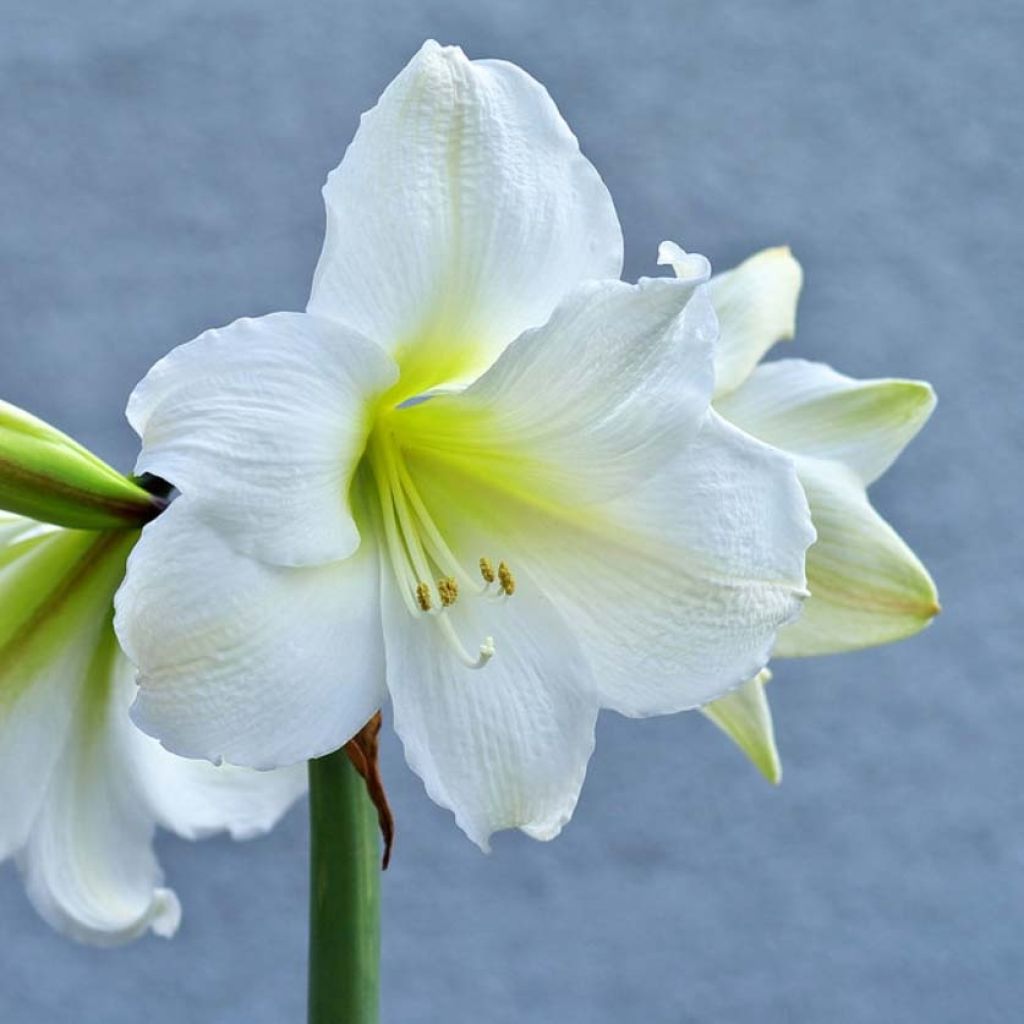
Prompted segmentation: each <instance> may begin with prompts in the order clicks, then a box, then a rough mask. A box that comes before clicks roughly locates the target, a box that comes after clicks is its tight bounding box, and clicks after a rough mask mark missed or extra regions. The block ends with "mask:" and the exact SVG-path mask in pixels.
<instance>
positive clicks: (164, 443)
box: [128, 313, 397, 565]
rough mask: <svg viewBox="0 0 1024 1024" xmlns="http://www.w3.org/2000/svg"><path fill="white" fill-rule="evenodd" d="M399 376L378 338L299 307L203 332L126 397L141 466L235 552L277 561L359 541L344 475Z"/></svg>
mask: <svg viewBox="0 0 1024 1024" xmlns="http://www.w3.org/2000/svg"><path fill="white" fill-rule="evenodd" d="M396 372H397V371H396V368H395V366H394V365H393V363H392V362H391V360H390V359H388V357H387V356H385V355H384V353H383V352H381V350H380V349H379V347H378V346H376V345H374V344H373V343H371V342H369V341H367V340H366V339H365V338H361V337H359V335H357V334H356V333H355V332H353V331H351V330H350V329H348V328H346V327H342V326H341V325H339V324H336V323H332V322H330V321H326V320H323V319H320V318H317V317H312V316H308V315H307V314H304V313H274V314H271V315H270V316H265V317H261V318H260V319H257V320H238V321H236V322H235V323H233V324H231V325H230V326H228V327H224V328H221V329H219V330H212V331H207V332H206V333H205V334H202V335H200V336H199V337H198V338H196V339H195V341H192V342H189V343H188V344H187V345H182V346H180V347H179V348H176V349H175V350H174V351H173V352H171V353H170V354H169V355H168V356H166V357H165V358H163V359H162V360H160V362H158V363H157V364H156V365H155V366H154V367H153V368H152V369H151V370H150V371H149V373H148V374H147V375H146V377H145V379H144V380H143V381H142V383H140V384H139V385H138V387H137V388H136V389H135V391H134V393H133V394H132V396H131V399H130V400H129V403H128V418H129V420H130V421H131V424H132V426H133V427H134V428H135V430H136V431H137V432H138V434H139V436H140V437H141V438H142V454H141V455H140V456H139V461H138V467H137V468H138V472H140V473H141V472H148V473H154V474H156V475H157V476H160V477H163V478H164V479H165V480H169V481H170V482H171V483H173V484H174V485H175V486H176V487H177V488H179V490H181V491H182V493H183V494H185V495H186V496H188V497H189V498H190V499H191V501H192V504H193V507H194V508H195V509H196V510H197V512H198V513H199V514H200V515H202V517H203V518H204V519H205V520H206V521H207V522H209V523H210V524H212V525H214V526H216V527H217V528H218V529H219V530H220V531H221V532H222V534H223V535H224V537H226V538H227V539H228V541H229V542H230V543H231V544H232V545H233V546H234V547H235V548H237V550H239V551H242V552H245V553H247V554H252V555H255V556H256V557H257V558H261V559H264V560H266V561H270V562H274V563H276V564H280V565H303V564H317V563H322V562H326V561H331V560H333V559H337V558H344V557H346V556H347V555H349V554H351V553H352V552H353V551H354V550H355V549H356V547H357V546H358V543H359V532H358V530H357V529H356V525H355V523H354V521H353V519H352V514H351V511H350V509H349V507H348V502H347V494H348V486H349V482H350V480H351V477H352V474H353V473H354V471H355V467H356V465H357V462H358V460H359V457H360V455H361V454H362V451H363V447H364V445H365V442H366V435H367V433H368V432H369V428H370V414H371V410H372V403H373V402H374V399H375V398H376V396H377V395H379V394H380V393H381V392H382V391H384V390H386V389H387V388H388V387H389V386H390V385H391V384H392V383H393V382H394V380H395V375H396Z"/></svg>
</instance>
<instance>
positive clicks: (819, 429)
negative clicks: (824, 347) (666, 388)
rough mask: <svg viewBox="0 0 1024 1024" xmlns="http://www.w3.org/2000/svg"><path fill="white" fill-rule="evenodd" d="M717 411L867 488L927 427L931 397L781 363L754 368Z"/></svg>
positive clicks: (912, 385)
mask: <svg viewBox="0 0 1024 1024" xmlns="http://www.w3.org/2000/svg"><path fill="white" fill-rule="evenodd" d="M715 408H716V409H717V410H718V411H719V412H720V413H721V414H722V415H723V416H724V417H725V418H726V419H727V420H729V421H730V422H731V423H735V424H736V426H738V427H740V428H741V429H743V430H746V431H747V432H748V433H750V434H753V435H754V436H755V437H757V438H760V439H761V440H762V441H764V442H766V443H767V444H770V445H774V446H775V447H776V448H781V449H783V450H784V451H788V452H791V453H793V454H798V455H806V456H811V457H813V458H817V459H828V460H832V461H835V462H839V463H842V464H843V465H844V466H847V467H848V468H849V469H850V470H852V471H853V472H854V473H856V474H857V476H858V477H859V479H860V480H861V482H862V484H865V485H867V484H870V483H872V481H874V480H876V479H877V478H878V477H879V476H881V475H882V473H884V472H885V471H886V469H888V468H889V466H890V465H892V463H893V460H894V459H895V458H896V456H897V455H899V453H900V452H901V451H902V450H903V448H904V447H905V446H906V445H907V443H908V442H909V441H910V440H911V439H912V438H913V437H914V435H915V434H916V433H917V432H918V431H919V430H920V429H921V427H923V426H924V424H925V422H926V421H927V420H928V417H929V416H930V415H931V413H932V410H933V409H934V408H935V393H934V392H933V391H932V389H931V387H929V385H928V384H925V383H924V382H922V381H913V380H854V379H853V378H851V377H845V376H843V374H841V373H836V372H835V370H833V369H831V367H828V366H825V365H824V364H823V363H809V362H806V361H805V360H803V359H783V360H780V361H779V362H775V363H765V364H764V365H762V366H759V367H758V368H757V369H756V370H755V371H754V372H753V373H752V374H751V375H750V377H749V378H748V379H747V381H746V383H745V384H744V385H743V386H742V387H741V388H739V389H738V390H737V391H734V392H732V394H729V395H726V396H724V397H723V398H720V399H717V400H716V401H715Z"/></svg>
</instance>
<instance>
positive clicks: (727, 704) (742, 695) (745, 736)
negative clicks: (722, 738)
mask: <svg viewBox="0 0 1024 1024" xmlns="http://www.w3.org/2000/svg"><path fill="white" fill-rule="evenodd" d="M771 677H772V674H771V672H769V671H768V669H762V670H761V671H760V672H759V673H758V674H757V675H756V676H754V678H753V679H751V680H750V681H749V682H747V683H744V684H743V685H742V686H741V687H740V688H739V689H738V690H733V692H732V693H727V694H726V695H725V696H724V697H719V698H718V700H716V701H713V702H712V703H711V704H706V705H705V706H704V707H702V708H701V711H703V712H704V714H705V715H707V717H708V718H710V719H711V721H712V722H714V723H715V725H717V726H718V728H719V729H721V730H722V732H724V733H725V735H726V736H728V737H729V739H731V740H732V741H733V742H734V743H735V744H736V745H737V746H738V747H739V748H740V750H742V751H743V753H744V754H746V755H747V757H749V758H750V760H751V761H752V762H753V763H754V767H755V768H757V770H758V771H759V772H760V773H761V774H762V775H763V776H764V777H765V778H766V779H767V780H768V781H769V782H771V783H774V784H776V785H778V783H780V782H781V781H782V763H781V762H780V760H779V752H778V750H777V749H776V747H775V730H774V728H773V727H772V712H771V708H770V707H769V706H768V696H767V694H766V693H765V692H764V687H765V684H766V683H767V682H768V680H769V679H771Z"/></svg>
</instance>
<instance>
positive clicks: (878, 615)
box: [775, 457, 939, 656]
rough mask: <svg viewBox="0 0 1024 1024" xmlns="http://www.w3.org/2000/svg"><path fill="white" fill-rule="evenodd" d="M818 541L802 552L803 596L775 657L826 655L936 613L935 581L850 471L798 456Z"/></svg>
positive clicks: (908, 630)
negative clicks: (804, 565)
mask: <svg viewBox="0 0 1024 1024" xmlns="http://www.w3.org/2000/svg"><path fill="white" fill-rule="evenodd" d="M797 472H798V474H799V476H800V482H801V483H802V484H803V486H804V490H805V491H806V492H807V500H808V501H809V502H810V505H811V516H812V518H813V520H814V525H815V527H816V528H817V531H818V539H817V541H816V542H815V544H814V546H813V547H812V548H811V550H810V551H809V552H808V553H807V584H808V587H809V588H810V591H811V597H810V600H808V601H807V604H806V606H805V608H804V613H803V615H802V616H801V617H800V620H799V621H798V622H795V623H793V624H792V625H790V626H787V627H786V629H784V630H783V631H782V633H781V634H780V635H779V642H778V645H777V647H776V651H775V653H776V654H778V655H782V656H797V655H811V654H833V653H837V652H840V651H848V650H854V649H857V648H860V647H871V646H874V645H875V644H884V643H890V642H891V641H893V640H901V639H903V638H904V637H907V636H911V635H912V634H914V633H916V632H918V631H919V630H921V629H923V628H924V627H925V626H926V625H928V623H929V622H930V621H931V620H932V618H934V616H935V615H936V613H937V612H938V611H939V604H938V595H937V593H936V590H935V584H934V583H933V582H932V579H931V577H930V576H929V575H928V571H927V570H926V569H925V567H924V566H923V565H922V564H921V562H920V561H919V560H918V558H917V556H916V555H915V554H914V553H913V551H911V550H910V548H909V547H907V545H906V544H905V543H904V541H903V540H901V539H900V537H899V535H898V534H897V533H896V531H895V530H893V528H892V527H891V526H890V525H889V524H888V523H887V522H886V521H885V520H884V519H883V518H882V517H881V516H880V515H879V514H878V513H877V512H876V511H875V510H874V508H872V506H871V504H870V502H869V501H868V498H867V495H866V494H865V492H864V486H863V484H862V483H861V481H860V479H859V478H858V477H857V476H856V475H855V474H854V472H853V471H852V470H850V469H848V468H846V467H845V466H842V465H839V464H838V463H834V462H826V461H821V460H817V459H808V458H800V457H798V458H797Z"/></svg>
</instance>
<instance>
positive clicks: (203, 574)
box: [116, 499, 384, 768]
mask: <svg viewBox="0 0 1024 1024" xmlns="http://www.w3.org/2000/svg"><path fill="white" fill-rule="evenodd" d="M378 591H379V565H378V560H377V554H376V550H375V548H374V545H373V543H372V540H371V539H369V537H364V539H363V541H362V544H361V546H360V548H359V550H358V551H357V552H356V553H355V554H354V555H353V556H352V557H351V558H348V559H346V560H344V561H341V562H335V563H332V564H330V565H327V566H316V567H307V568H287V567H281V566H270V565H266V564H264V563H261V562H257V561H255V560H254V559H251V558H248V557H247V556H244V555H240V554H238V553H237V552H236V551H234V550H233V549H232V548H231V547H229V546H228V545H227V543H226V542H225V541H224V540H223V539H222V538H221V537H220V535H219V533H218V532H217V531H214V530H213V529H211V528H210V527H208V526H207V525H206V524H205V523H204V522H203V520H202V519H200V518H199V516H197V515H196V513H195V511H194V510H193V509H192V508H191V507H190V505H189V501H188V499H179V500H178V501H176V502H175V503H174V504H173V505H172V506H171V507H170V508H169V509H168V510H167V511H166V512H165V513H163V515H161V516H160V518H159V519H157V520H156V521H155V522H153V523H151V524H150V525H149V526H148V527H147V528H146V529H145V530H144V531H143V535H142V540H141V541H140V542H139V544H138V546H137V547H136V548H135V551H134V552H133V553H132V556H131V558H130V560H129V563H128V574H127V578H126V579H125V582H124V585H123V586H122V588H121V590H120V591H119V592H118V596H117V609H118V615H117V622H116V624H117V630H118V635H119V636H120V638H121V642H122V644H123V645H124V649H125V651H126V653H127V654H128V656H129V657H130V658H131V659H132V661H133V662H135V664H136V665H138V666H140V667H141V671H140V674H139V684H140V687H141V690H140V693H139V697H138V700H137V701H136V703H135V706H134V708H133V712H132V714H133V717H134V719H135V721H136V723H137V724H138V725H139V726H140V727H141V728H142V729H143V730H144V731H146V732H148V733H149V734H150V735H152V736H155V737H156V738H157V739H159V740H160V741H161V742H162V743H163V744H164V745H165V746H166V747H167V748H168V749H170V750H172V751H174V752H175V753H178V754H182V755H184V756H186V757H204V758H207V759H208V760H210V761H214V762H219V761H220V760H221V759H222V758H223V759H224V760H225V761H227V762H229V763H232V764H240V765H246V766H249V767H253V768H276V767H280V766H282V765H289V764H295V763H297V762H299V761H304V760H307V759H308V758H311V757H316V756H319V755H321V754H325V753H328V752H330V751H332V750H336V749H337V748H338V747H340V746H342V745H343V744H344V743H345V742H347V741H348V740H349V739H350V738H351V737H352V735H353V734H354V733H355V732H357V731H358V730H359V729H360V728H361V727H362V726H363V725H364V724H365V722H366V721H367V719H369V718H370V716H371V715H372V714H373V712H374V711H376V710H377V708H379V707H380V705H381V702H382V700H383V697H384V689H383V680H384V666H383V649H382V642H381V634H380V598H379V595H378Z"/></svg>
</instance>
